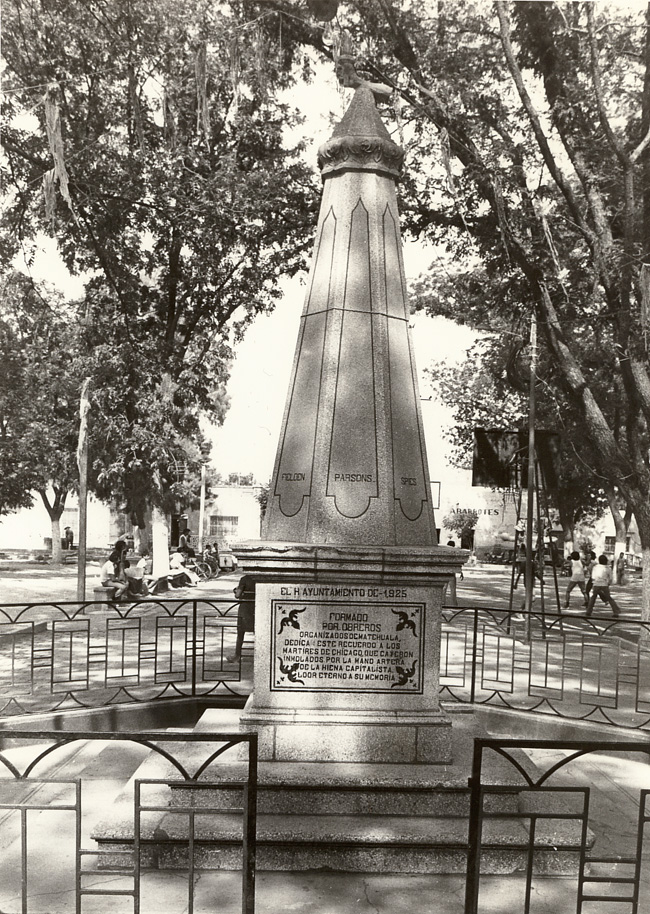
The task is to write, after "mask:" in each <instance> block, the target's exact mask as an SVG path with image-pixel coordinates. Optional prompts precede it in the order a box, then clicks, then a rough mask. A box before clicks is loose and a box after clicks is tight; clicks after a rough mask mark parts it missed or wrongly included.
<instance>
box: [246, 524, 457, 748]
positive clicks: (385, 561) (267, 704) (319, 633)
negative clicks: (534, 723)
mask: <svg viewBox="0 0 650 914" xmlns="http://www.w3.org/2000/svg"><path fill="white" fill-rule="evenodd" d="M236 553H237V558H238V560H239V562H240V563H241V564H242V565H243V566H244V568H245V569H246V573H247V574H251V575H253V576H254V578H255V580H256V582H257V583H256V610H255V688H254V692H253V694H252V695H251V696H250V698H249V700H248V702H247V704H246V707H245V709H244V711H243V713H242V715H241V726H242V727H243V728H245V729H254V730H256V731H257V733H258V734H259V739H260V743H259V751H260V758H261V759H265V760H274V761H286V762H289V761H332V762H367V761H370V760H371V761H373V762H378V763H379V762H400V763H411V764H423V763H427V764H431V763H445V762H449V761H450V760H451V722H450V720H449V718H448V717H447V715H446V714H444V713H443V712H442V711H441V709H440V704H439V698H438V695H439V668H440V611H441V606H442V593H443V590H444V587H445V585H446V584H447V582H448V581H449V579H450V576H451V575H452V574H453V573H454V571H455V570H457V568H458V567H459V566H460V564H461V562H462V557H463V553H462V552H461V551H460V550H458V551H455V550H450V549H448V548H439V547H378V546H346V547H345V548H341V547H337V546H331V545H306V544H299V545H296V544H289V543H267V542H252V543H241V544H239V545H238V546H237V547H236Z"/></svg>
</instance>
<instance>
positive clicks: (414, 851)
mask: <svg viewBox="0 0 650 914" xmlns="http://www.w3.org/2000/svg"><path fill="white" fill-rule="evenodd" d="M187 820H188V817H187V815H186V814H177V813H167V814H165V815H163V816H162V818H161V819H160V820H158V821H156V822H155V823H154V822H151V821H149V823H148V824H147V825H146V826H143V828H142V833H141V836H140V840H141V842H142V843H141V861H142V865H143V866H144V867H154V868H158V869H171V870H173V869H180V868H186V867H187V865H188V857H189V840H188V839H189V836H188V822H187ZM580 837H581V835H580V829H579V828H578V827H577V826H576V824H575V823H571V822H570V823H563V824H562V825H561V827H556V826H555V825H553V824H548V825H547V828H546V830H541V829H540V828H539V823H538V829H537V832H536V836H535V844H536V850H535V852H534V870H535V872H537V873H538V874H540V875H569V874H575V873H576V872H577V867H578V863H579V848H580ZM95 838H96V840H97V841H98V843H99V845H100V847H101V848H102V850H103V851H104V852H105V853H106V852H107V851H110V852H111V853H107V854H106V856H103V857H102V866H106V867H109V868H119V867H127V866H129V865H130V864H131V849H132V835H131V836H129V838H127V837H126V836H122V837H121V838H120V837H119V836H118V835H116V834H114V835H113V836H112V837H110V838H109V837H108V836H104V837H102V838H100V837H99V836H98V835H96V836H95ZM241 838H242V825H241V816H235V815H228V814H220V815H215V814H213V813H211V814H210V815H209V816H207V815H206V816H196V819H195V826H194V838H193V854H194V867H195V868H196V869H205V870H237V869H240V868H241ZM527 855H528V833H527V829H526V828H525V827H524V825H523V823H522V822H520V821H514V820H512V819H503V820H499V819H491V820H490V822H489V823H487V824H486V827H485V831H484V843H483V852H482V858H481V860H482V865H481V869H482V872H484V873H486V874H493V875H496V874H501V875H505V874H512V873H516V872H518V871H523V870H525V868H526V861H527ZM256 860H257V869H258V870H260V871H264V870H267V871H283V870H284V871H298V870H338V871H341V872H351V873H354V872H367V873H412V874H426V873H431V874H434V873H435V874H458V873H464V872H465V870H466V867H467V820H466V819H462V818H457V817H442V816H440V817H435V818H432V817H427V816H417V817H406V816H265V815H262V816H259V817H258V820H257V854H256Z"/></svg>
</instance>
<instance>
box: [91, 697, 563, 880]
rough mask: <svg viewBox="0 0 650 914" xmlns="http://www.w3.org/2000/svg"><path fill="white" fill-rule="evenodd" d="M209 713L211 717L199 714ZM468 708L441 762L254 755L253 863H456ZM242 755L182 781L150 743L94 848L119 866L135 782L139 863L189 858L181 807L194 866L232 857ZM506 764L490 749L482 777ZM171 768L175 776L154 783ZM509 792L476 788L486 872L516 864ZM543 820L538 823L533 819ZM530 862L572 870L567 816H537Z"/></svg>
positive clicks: (516, 804) (514, 795)
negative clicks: (197, 780) (138, 786)
mask: <svg viewBox="0 0 650 914" xmlns="http://www.w3.org/2000/svg"><path fill="white" fill-rule="evenodd" d="M237 716H238V715H237V712H236V711H234V710H229V711H219V712H218V713H216V714H215V712H214V711H211V712H210V713H209V714H207V715H206V717H205V718H204V719H202V721H201V722H200V723H199V724H197V728H196V729H197V730H201V731H205V730H207V729H210V730H212V731H213V732H222V733H224V732H233V731H236V730H237V727H236V726H235V725H236V722H237ZM208 722H209V726H208ZM474 729H475V727H474V725H473V723H472V716H471V715H468V714H459V715H458V716H457V717H456V719H455V722H454V758H455V759H457V760H458V761H457V762H455V763H454V764H451V765H398V764H377V763H367V764H359V763H331V762H327V763H323V762H290V763H278V762H260V763H259V766H258V785H257V787H258V789H257V811H258V816H257V869H258V870H260V871H264V870H269V871H274V870H275V871H283V870H284V871H288V870H295V871H298V870H339V871H341V872H368V873H413V874H415V873H417V874H426V873H431V874H457V873H464V872H465V868H466V865H467V845H468V816H469V788H468V780H467V778H468V773H469V769H470V765H471V758H472V752H471V750H472V740H473V737H474V735H476V734H475V733H474ZM195 754H197V758H196V762H197V765H198V763H199V761H200V759H201V758H202V757H205V749H204V747H197V746H196V745H192V744H190V743H186V744H185V745H184V746H183V763H184V765H185V767H186V770H188V771H192V770H195V768H196V767H197V765H195V764H193V762H194V761H195V760H194V755H195ZM246 775H247V765H246V764H245V763H244V762H242V761H241V759H238V757H237V755H236V753H235V754H234V757H233V760H232V761H230V762H228V761H227V754H225V755H224V756H222V757H220V759H219V760H218V761H215V763H214V764H213V765H212V766H210V767H209V768H208V769H207V770H206V772H205V774H204V777H205V778H206V779H209V780H212V781H214V782H217V783H218V785H219V786H218V787H213V786H208V785H201V784H199V785H192V784H184V783H182V782H181V781H180V780H179V779H178V772H176V771H174V770H173V769H172V768H171V766H170V765H169V764H168V763H167V762H166V761H165V760H164V759H163V758H161V756H159V755H157V754H155V753H152V754H151V755H149V756H148V757H147V759H146V760H145V761H144V762H143V763H142V765H140V767H139V768H138V770H137V771H136V772H135V773H134V774H133V777H132V779H131V782H130V783H129V784H127V785H126V787H125V789H124V791H123V793H122V795H121V796H120V797H119V798H118V800H117V801H116V803H115V804H114V806H113V808H112V810H111V812H110V813H109V815H108V816H107V817H106V819H105V820H104V821H103V822H100V823H97V825H96V827H95V828H94V829H93V832H92V837H93V839H94V840H95V841H96V842H97V843H98V845H99V846H100V847H101V848H102V849H103V850H108V851H111V850H112V851H114V853H111V854H109V855H108V856H106V857H104V858H102V859H103V865H104V866H115V867H118V868H119V867H120V866H127V865H130V862H131V849H132V846H133V786H134V782H135V781H136V780H139V781H141V782H142V781H147V780H149V781H153V782H154V783H149V784H148V785H145V784H143V785H142V797H141V803H142V806H143V808H146V807H150V810H149V811H146V812H143V813H142V816H141V827H140V837H141V841H142V842H143V843H142V844H141V853H142V863H143V865H145V866H150V867H159V868H162V869H167V868H169V869H177V868H181V867H184V866H186V865H187V862H188V853H189V820H190V813H191V815H192V816H193V818H194V822H195V825H194V839H193V853H194V866H195V867H197V868H199V869H215V870H220V869H223V870H237V869H239V868H240V867H241V836H242V814H241V811H240V807H241V804H242V793H243V786H242V785H243V784H244V783H245V780H246ZM509 777H512V766H509V765H507V764H506V763H505V762H503V761H502V760H501V759H500V757H498V756H497V757H495V759H494V761H493V762H492V766H491V768H490V770H489V773H488V774H487V777H486V781H489V782H490V783H494V784H507V782H508V778H509ZM166 779H173V780H174V781H175V782H176V783H175V786H173V787H169V786H167V785H166V784H162V783H159V782H160V781H164V780H166ZM510 786H511V792H510V791H508V792H506V793H500V794H499V795H498V796H494V797H492V798H486V811H487V812H492V813H498V814H499V816H498V817H495V818H490V819H489V820H487V821H486V822H485V826H484V829H485V831H484V836H485V841H484V849H483V857H482V867H483V871H484V872H485V873H490V874H507V873H514V872H517V871H519V870H523V869H525V865H526V859H527V853H528V832H527V826H526V824H525V821H522V820H521V819H515V818H508V816H509V815H510V816H512V815H513V814H516V812H517V811H518V810H519V809H520V808H521V802H520V790H521V787H522V785H521V783H519V784H512V785H510ZM542 824H543V826H544V828H542ZM535 843H536V850H535V869H536V871H537V872H538V873H540V874H549V875H550V874H553V875H561V874H571V873H575V872H576V871H577V865H578V861H579V853H578V850H577V849H578V848H579V845H580V830H579V828H578V827H577V825H576V823H575V822H568V823H567V822H559V821H558V820H552V819H549V820H540V821H538V823H537V832H536V840H535Z"/></svg>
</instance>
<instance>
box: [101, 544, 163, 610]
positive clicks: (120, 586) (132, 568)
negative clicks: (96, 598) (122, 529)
mask: <svg viewBox="0 0 650 914" xmlns="http://www.w3.org/2000/svg"><path fill="white" fill-rule="evenodd" d="M128 552H129V544H128V542H127V541H126V540H125V539H123V538H119V539H117V540H116V541H115V543H113V550H112V552H111V554H110V555H109V557H108V558H107V560H106V561H105V562H104V564H103V565H102V567H101V569H100V572H99V582H100V584H101V585H102V587H107V588H108V587H110V588H112V589H113V590H114V591H115V595H114V599H115V600H137V599H139V598H140V597H143V596H145V595H146V594H147V593H148V589H147V586H146V576H147V572H150V571H151V568H150V559H149V550H148V549H147V548H146V547H145V546H142V547H141V548H140V550H139V556H138V561H137V562H136V563H135V564H132V563H131V562H130V561H129V559H128V558H127V554H128Z"/></svg>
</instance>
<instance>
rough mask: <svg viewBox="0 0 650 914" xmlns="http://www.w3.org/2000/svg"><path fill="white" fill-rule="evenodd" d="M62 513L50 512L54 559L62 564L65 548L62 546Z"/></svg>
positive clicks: (58, 563) (56, 562)
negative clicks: (53, 513) (54, 513)
mask: <svg viewBox="0 0 650 914" xmlns="http://www.w3.org/2000/svg"><path fill="white" fill-rule="evenodd" d="M62 513H63V511H61V513H59V514H57V515H52V514H50V521H51V526H52V561H53V562H54V563H55V564H57V565H61V564H62V563H63V548H62V547H61V514H62Z"/></svg>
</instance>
